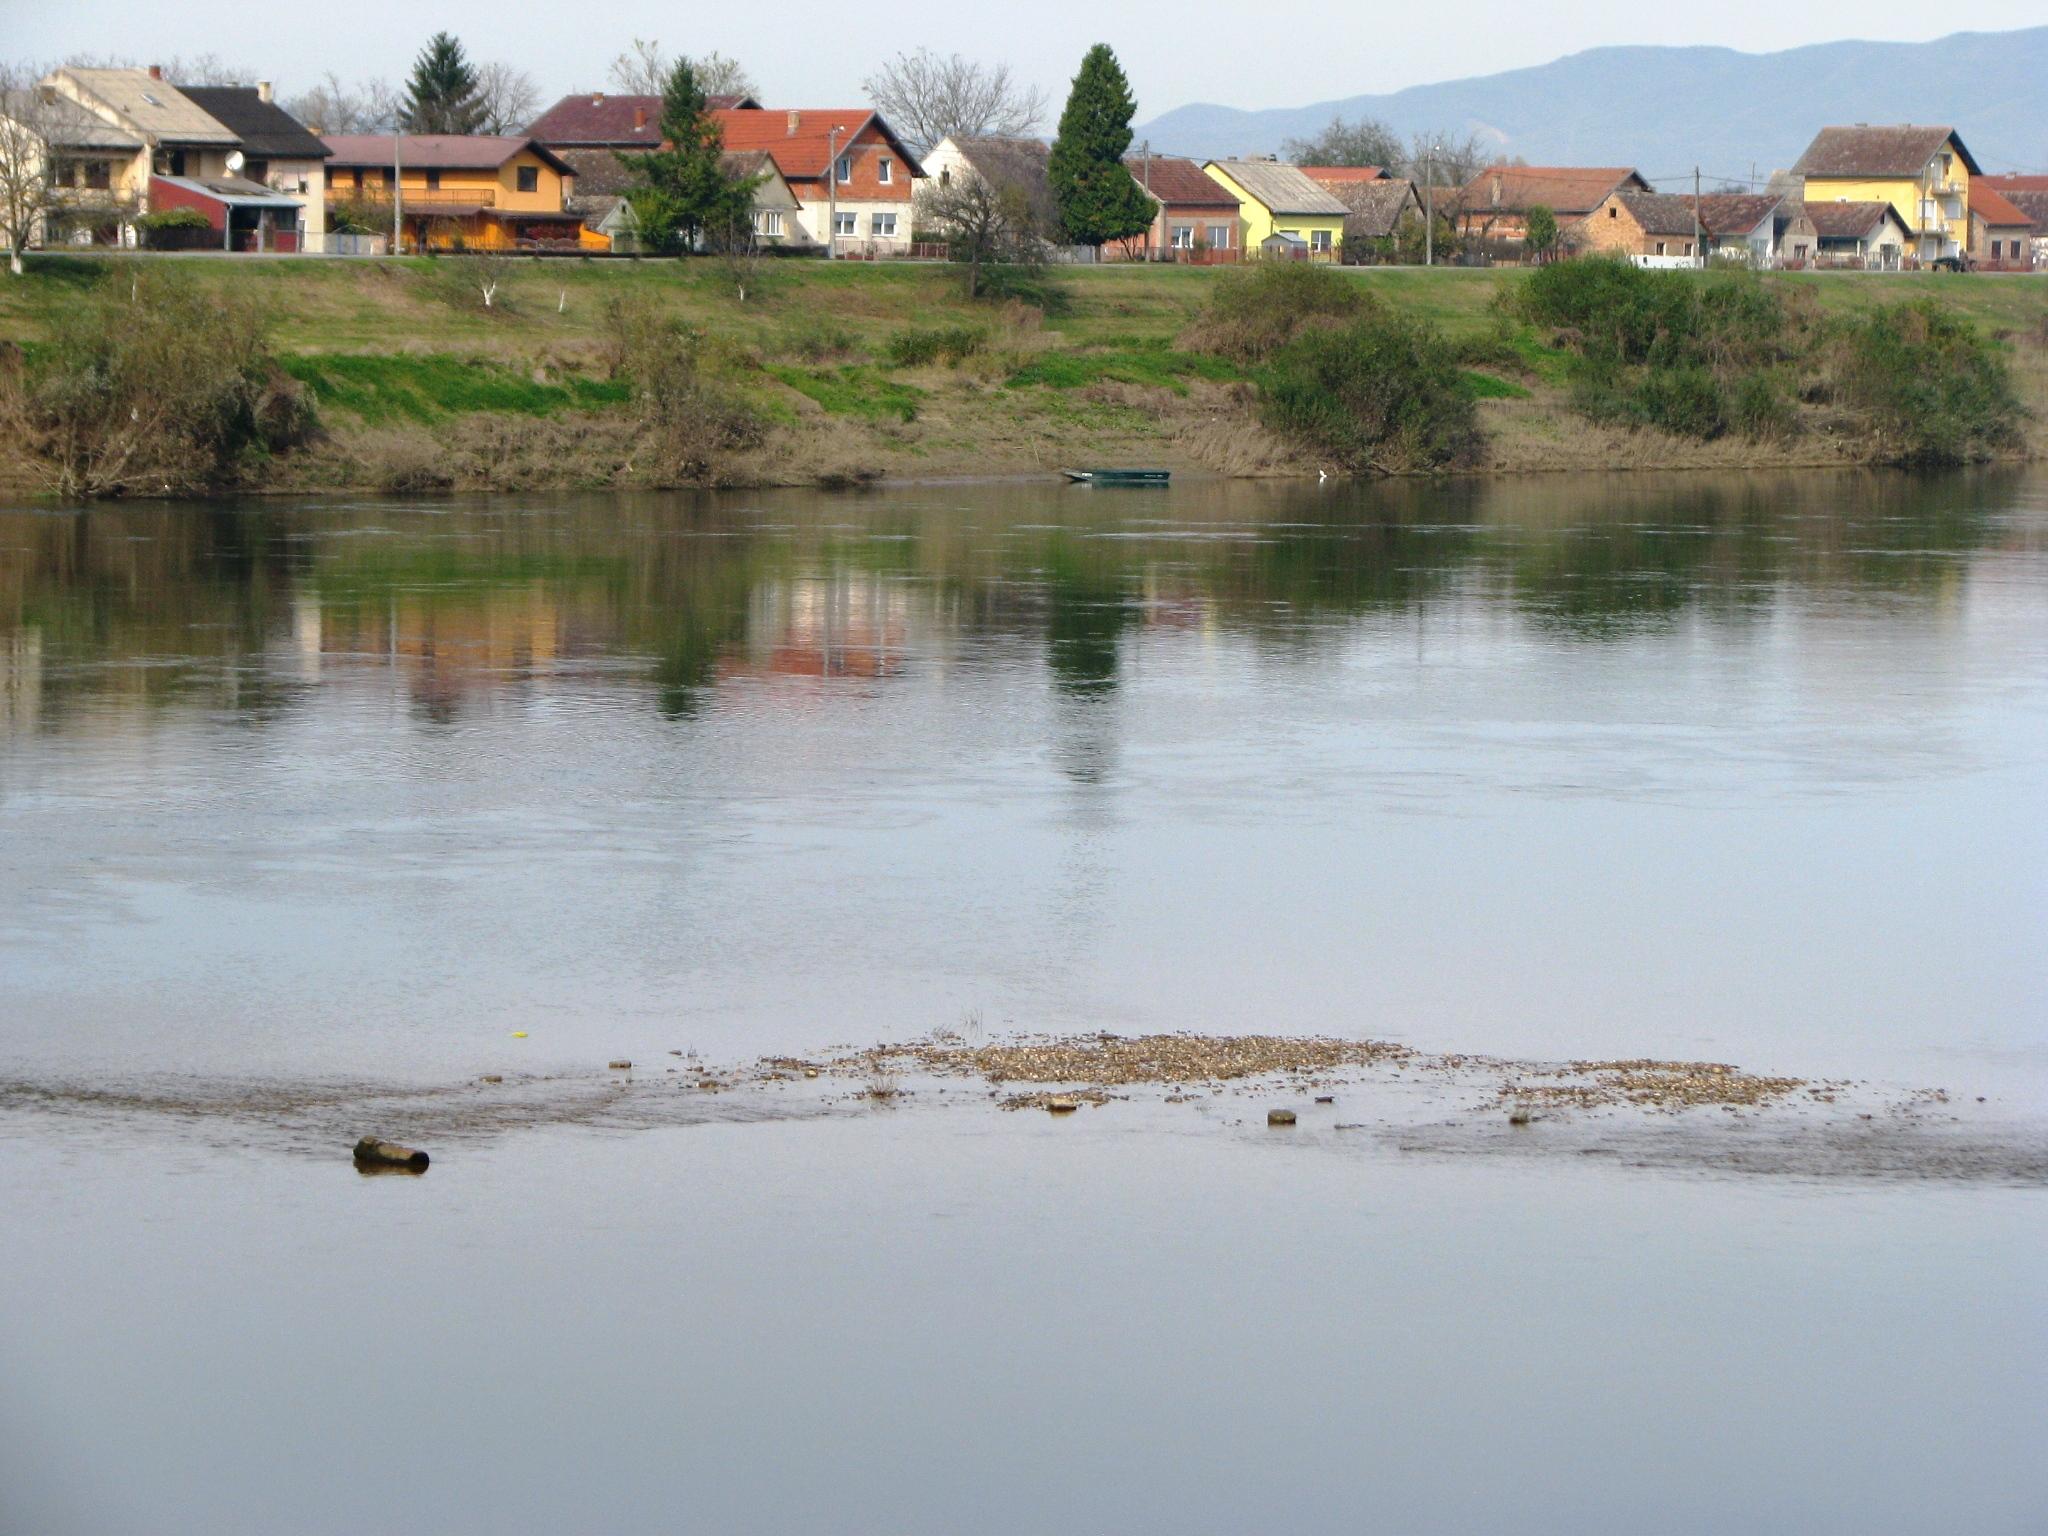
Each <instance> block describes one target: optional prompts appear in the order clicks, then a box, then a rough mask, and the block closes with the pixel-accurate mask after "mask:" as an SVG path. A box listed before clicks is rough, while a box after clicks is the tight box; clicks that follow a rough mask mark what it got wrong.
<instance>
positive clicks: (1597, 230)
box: [1572, 195, 1650, 256]
mask: <svg viewBox="0 0 2048 1536" xmlns="http://www.w3.org/2000/svg"><path fill="white" fill-rule="evenodd" d="M1572 233H1573V234H1574V235H1575V236H1576V237H1577V240H1578V243H1579V245H1580V246H1582V247H1583V248H1584V249H1586V250H1588V251H1594V252H1599V253H1601V254H1603V255H1610V256H1642V255H1647V254H1648V253H1649V251H1650V246H1649V244H1648V243H1647V240H1646V237H1645V236H1644V234H1643V226H1642V225H1641V223H1639V222H1638V221H1637V219H1636V216H1635V215H1634V214H1632V213H1630V212H1629V211H1628V208H1627V206H1626V205H1625V204H1624V203H1623V202H1622V200H1621V199H1620V198H1619V197H1615V196H1612V195H1610V196H1609V197H1608V198H1607V199H1606V200H1605V201H1604V202H1602V203H1601V204H1600V206H1599V207H1598V208H1595V209H1594V210H1593V211H1592V212H1591V213H1589V214H1587V215H1586V216H1585V218H1583V219H1581V220H1579V222H1578V224H1577V226H1576V227H1575V228H1574V229H1573V231H1572Z"/></svg>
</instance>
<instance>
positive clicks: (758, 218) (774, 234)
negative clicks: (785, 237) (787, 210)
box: [754, 208, 782, 240]
mask: <svg viewBox="0 0 2048 1536" xmlns="http://www.w3.org/2000/svg"><path fill="white" fill-rule="evenodd" d="M754 233H755V234H757V235H760V236H761V237H763V238H764V239H768V240H780V239H781V238H782V215H781V214H780V213H778V212H777V211H776V210H775V209H773V208H757V209H755V210H754Z"/></svg>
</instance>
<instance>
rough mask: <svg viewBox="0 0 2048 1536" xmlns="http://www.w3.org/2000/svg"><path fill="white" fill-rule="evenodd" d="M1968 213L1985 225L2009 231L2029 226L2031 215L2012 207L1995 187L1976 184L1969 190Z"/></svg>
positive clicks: (2021, 209)
mask: <svg viewBox="0 0 2048 1536" xmlns="http://www.w3.org/2000/svg"><path fill="white" fill-rule="evenodd" d="M1970 212H1971V214H1973V215H1974V216H1975V217H1977V218H1980V219H1982V220H1983V221H1984V222H1985V223H1986V224H1989V225H1993V226H1996V227H1997V228H2000V229H2011V228H2013V227H2014V226H2015V225H2030V224H2032V223H2033V222H2034V218H2033V215H2032V214H2030V213H2028V212H2027V211H2026V210H2025V209H2023V208H2020V207H2017V206H2015V205H2014V203H2013V202H2012V200H2011V199H2010V198H2007V197H2005V196H2004V195H2003V194H2001V193H2000V192H1999V190H1998V189H1997V188H1996V187H1987V186H1985V185H1984V184H1983V183H1982V182H1978V183H1976V184H1975V185H1973V186H1972V187H1971V188H1970Z"/></svg>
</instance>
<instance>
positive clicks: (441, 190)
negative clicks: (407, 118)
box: [327, 133, 583, 251]
mask: <svg viewBox="0 0 2048 1536" xmlns="http://www.w3.org/2000/svg"><path fill="white" fill-rule="evenodd" d="M327 147H328V148H329V149H331V150H333V151H334V155H333V158H332V159H330V160H329V161H328V162H327V199H328V206H329V208H330V209H332V208H334V207H336V206H341V207H343V208H345V209H347V210H349V211H351V212H356V213H359V214H360V215H361V216H362V218H363V220H364V222H365V223H368V224H369V225H370V226H371V229H370V230H369V232H370V233H375V234H382V233H385V232H387V231H388V230H389V229H390V227H391V218H392V215H393V208H392V204H393V202H394V200H395V201H396V202H397V204H398V208H397V210H396V212H397V213H398V215H399V216H400V217H402V218H403V220H404V223H405V243H406V244H407V245H408V246H410V247H413V248H416V249H433V250H455V249H461V248H469V249H473V250H494V251H506V250H518V249H522V248H524V249H532V248H534V247H536V246H547V245H557V244H560V245H564V246H567V247H569V248H574V247H575V246H576V245H577V243H578V242H577V236H578V233H579V231H580V230H581V229H582V225H583V220H582V219H581V217H580V216H578V215H577V214H574V213H570V212H568V211H567V207H568V202H569V197H570V194H571V193H572V192H573V191H574V190H575V172H574V171H573V170H572V169H571V167H570V166H569V164H568V162H566V161H565V160H563V159H562V158H561V157H560V156H559V155H557V154H555V152H554V151H553V150H551V149H548V148H547V147H545V146H544V145H541V144H537V143H535V142H534V141H533V140H532V139H527V138H519V137H516V136H493V135H486V134H454V133H426V134H400V135H393V134H388V133H364V134H329V135H328V136H327Z"/></svg>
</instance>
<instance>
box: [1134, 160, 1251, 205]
mask: <svg viewBox="0 0 2048 1536" xmlns="http://www.w3.org/2000/svg"><path fill="white" fill-rule="evenodd" d="M1124 169H1125V170H1127V171H1129V172H1130V173H1131V179H1132V180H1134V181H1136V182H1137V183H1138V185H1139V186H1141V187H1149V188H1150V189H1151V193H1152V195H1153V197H1155V198H1157V199H1158V200H1159V201H1160V202H1161V203H1163V204H1164V205H1165V206H1167V207H1169V208H1227V209H1229V210H1230V211H1231V212H1232V213H1236V212H1237V211H1238V202H1237V199H1236V198H1235V197H1233V196H1231V195H1230V193H1228V192H1226V191H1225V190H1224V189H1223V184H1222V183H1221V182H1219V181H1217V180H1216V179H1215V178H1214V177H1213V176H1209V175H1207V174H1205V173H1204V172H1203V170H1202V168H1201V167H1200V166H1199V165H1197V164H1195V162H1194V161H1192V160H1183V159H1182V158H1181V157H1180V156H1178V155H1150V156H1147V155H1127V156H1125V158H1124Z"/></svg>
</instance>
